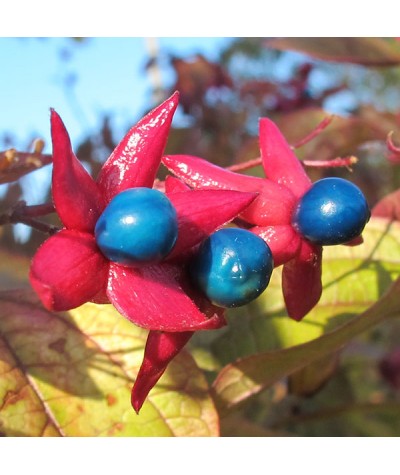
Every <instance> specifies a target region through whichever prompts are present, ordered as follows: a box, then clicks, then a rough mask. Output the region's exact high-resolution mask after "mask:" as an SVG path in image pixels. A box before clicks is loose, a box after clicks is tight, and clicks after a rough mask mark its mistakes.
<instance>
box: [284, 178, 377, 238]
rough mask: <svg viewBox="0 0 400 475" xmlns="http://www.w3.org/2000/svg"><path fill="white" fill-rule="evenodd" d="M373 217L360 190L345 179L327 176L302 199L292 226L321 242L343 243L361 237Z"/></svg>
mask: <svg viewBox="0 0 400 475" xmlns="http://www.w3.org/2000/svg"><path fill="white" fill-rule="evenodd" d="M369 217H370V211H369V208H368V203H367V201H366V199H365V197H364V195H363V193H362V192H361V190H360V189H359V188H358V187H357V186H356V185H354V184H353V183H351V182H350V181H348V180H343V179H342V178H324V179H322V180H319V181H317V182H315V183H314V184H313V186H312V187H311V188H310V189H309V190H308V191H307V193H305V195H304V196H303V197H302V198H301V200H300V202H299V204H298V206H297V208H296V210H295V213H294V215H293V226H294V227H295V228H296V229H297V231H298V232H299V233H300V234H301V235H302V236H303V237H305V238H306V239H308V240H309V241H311V242H313V243H315V244H320V245H333V244H344V243H346V242H349V241H351V240H352V239H354V238H355V237H357V236H359V235H360V234H361V233H362V231H363V229H364V226H365V225H366V223H367V222H368V220H369Z"/></svg>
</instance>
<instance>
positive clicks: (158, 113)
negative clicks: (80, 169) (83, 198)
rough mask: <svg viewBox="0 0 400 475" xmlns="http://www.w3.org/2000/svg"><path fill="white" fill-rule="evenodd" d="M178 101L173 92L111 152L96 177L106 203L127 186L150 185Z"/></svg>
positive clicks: (159, 161) (151, 184) (158, 164)
mask: <svg viewBox="0 0 400 475" xmlns="http://www.w3.org/2000/svg"><path fill="white" fill-rule="evenodd" d="M178 102H179V94H178V92H175V93H174V94H173V95H172V96H171V97H170V98H169V99H167V100H166V101H164V102H163V103H162V104H161V105H159V106H158V107H156V108H155V109H153V110H152V111H151V112H149V113H148V114H147V115H146V116H145V117H143V119H141V120H140V121H139V122H138V123H137V124H136V125H135V126H133V127H132V128H131V129H130V130H129V132H128V133H127V134H126V135H125V137H124V138H123V139H122V140H121V142H120V143H119V144H118V145H117V147H116V148H115V150H114V151H113V152H112V154H111V155H110V157H109V159H108V160H107V161H106V163H105V164H104V165H103V167H102V169H101V171H100V174H99V177H98V179H97V182H98V184H99V186H100V188H101V190H102V192H103V193H104V195H105V197H106V201H107V202H108V201H110V200H111V199H112V198H113V197H114V196H115V195H116V194H118V193H120V192H121V191H123V190H126V189H127V188H133V187H135V188H136V187H140V186H144V187H148V188H152V186H153V182H154V179H155V176H156V173H157V170H158V168H159V166H160V163H161V156H162V154H163V151H164V148H165V145H166V143H167V139H168V133H169V129H170V126H171V122H172V118H173V116H174V112H175V110H176V108H177V106H178Z"/></svg>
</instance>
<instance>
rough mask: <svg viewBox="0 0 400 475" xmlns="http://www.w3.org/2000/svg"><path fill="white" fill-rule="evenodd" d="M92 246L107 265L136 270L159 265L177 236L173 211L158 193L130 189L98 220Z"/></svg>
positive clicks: (141, 189) (110, 204)
mask: <svg viewBox="0 0 400 475" xmlns="http://www.w3.org/2000/svg"><path fill="white" fill-rule="evenodd" d="M95 236H96V242H97V245H98V246H99V248H100V250H101V252H102V253H103V254H104V255H105V256H106V257H107V258H108V259H110V260H111V261H113V262H118V263H119V264H122V265H126V266H140V265H146V264H152V263H155V262H159V261H161V260H162V259H163V258H164V257H165V256H166V255H167V254H169V252H170V251H171V250H172V248H173V247H174V244H175V242H176V239H177V236H178V221H177V215H176V211H175V208H174V207H173V205H172V203H171V202H170V200H169V199H168V198H167V197H166V196H165V195H164V194H163V193H161V192H160V191H157V190H154V189H151V188H131V189H128V190H125V191H122V192H121V193H119V194H118V195H116V196H115V197H114V198H113V199H112V200H111V201H110V203H109V204H108V206H107V207H106V209H105V210H104V211H103V213H102V215H101V216H100V218H99V219H98V221H97V223H96V228H95Z"/></svg>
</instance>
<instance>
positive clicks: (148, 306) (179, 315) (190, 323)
mask: <svg viewBox="0 0 400 475" xmlns="http://www.w3.org/2000/svg"><path fill="white" fill-rule="evenodd" d="M181 272H182V270H181V269H180V268H179V267H178V266H174V265H170V264H159V265H154V266H146V267H143V268H128V267H122V266H119V265H117V264H114V263H111V264H110V274H109V281H108V288H107V295H108V298H109V299H110V301H111V303H112V304H113V305H114V306H115V308H116V309H117V310H118V311H119V312H120V313H121V314H122V315H124V316H125V317H126V318H127V319H128V320H130V321H131V322H133V323H135V324H136V325H138V326H140V327H142V328H147V329H148V330H160V331H168V332H182V331H196V330H213V329H216V328H220V327H221V326H222V325H224V324H225V321H224V320H222V319H221V317H220V316H219V315H218V314H214V315H212V316H210V317H209V316H208V315H206V314H205V313H203V312H202V311H201V310H200V309H199V307H198V306H197V305H196V303H195V302H194V301H193V300H192V299H191V298H190V297H189V296H188V295H187V294H186V293H185V291H184V289H183V288H182V286H181V284H180V282H179V280H180V279H179V278H180V274H181ZM210 305H211V304H210Z"/></svg>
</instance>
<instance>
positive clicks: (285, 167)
mask: <svg viewBox="0 0 400 475" xmlns="http://www.w3.org/2000/svg"><path fill="white" fill-rule="evenodd" d="M259 128H260V150H261V158H262V161H263V167H264V171H265V175H266V177H267V178H269V179H270V180H272V181H274V182H276V183H279V184H281V185H284V186H286V187H287V188H289V189H290V190H291V192H292V193H293V194H294V195H295V196H296V197H297V198H300V197H301V196H303V195H304V193H305V192H306V191H307V190H308V189H309V188H310V187H311V180H310V179H309V178H308V176H307V174H306V172H305V170H304V168H303V165H302V164H301V163H300V161H299V159H298V158H297V157H296V155H295V154H294V152H293V150H292V149H291V148H290V145H289V144H288V143H287V141H286V139H285V137H284V136H283V135H282V133H281V131H280V130H279V129H278V127H277V126H276V125H275V124H274V122H272V120H270V119H267V118H262V119H260V127H259Z"/></svg>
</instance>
